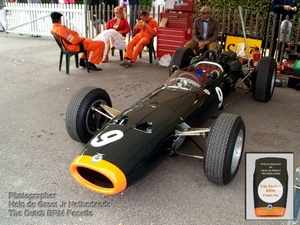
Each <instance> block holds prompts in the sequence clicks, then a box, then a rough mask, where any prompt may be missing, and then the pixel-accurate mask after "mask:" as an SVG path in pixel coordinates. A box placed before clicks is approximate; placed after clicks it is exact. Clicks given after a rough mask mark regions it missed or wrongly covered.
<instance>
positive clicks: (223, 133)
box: [203, 113, 245, 185]
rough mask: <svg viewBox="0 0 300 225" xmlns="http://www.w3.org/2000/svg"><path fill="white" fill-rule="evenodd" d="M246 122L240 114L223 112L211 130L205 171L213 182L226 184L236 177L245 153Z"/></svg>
mask: <svg viewBox="0 0 300 225" xmlns="http://www.w3.org/2000/svg"><path fill="white" fill-rule="evenodd" d="M244 142H245V124H244V122H243V120H242V118H241V117H240V116H238V115H234V114H229V113H222V114H221V115H220V116H219V117H218V119H217V120H216V121H215V123H214V125H213V127H212V129H211V130H210V132H209V134H208V138H207V142H206V151H205V152H204V159H203V162H204V163H203V165H204V172H205V175H206V177H207V179H208V180H209V181H211V182H213V183H216V184H221V185H226V184H228V183H229V182H230V181H232V180H233V178H234V177H235V175H236V173H237V171H238V168H239V165H240V162H241V158H242V155H243V149H244Z"/></svg>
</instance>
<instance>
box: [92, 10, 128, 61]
mask: <svg viewBox="0 0 300 225" xmlns="http://www.w3.org/2000/svg"><path fill="white" fill-rule="evenodd" d="M114 13H115V17H114V18H112V19H111V20H109V21H108V22H107V23H106V26H105V30H104V31H102V32H101V33H100V34H98V35H97V36H96V37H95V38H94V40H100V41H103V42H104V43H105V50H104V58H103V60H102V63H106V62H108V54H109V51H110V49H111V50H112V51H114V50H115V49H119V50H123V49H125V48H126V41H125V37H126V35H127V33H128V32H129V31H130V26H129V23H128V21H127V20H126V19H125V12H124V9H123V7H121V6H117V7H115V8H114Z"/></svg>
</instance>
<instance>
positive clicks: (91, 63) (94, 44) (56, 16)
mask: <svg viewBox="0 0 300 225" xmlns="http://www.w3.org/2000/svg"><path fill="white" fill-rule="evenodd" d="M50 16H51V19H52V23H53V27H52V29H51V32H54V33H56V34H57V35H59V36H61V37H63V38H65V39H67V40H68V41H69V42H71V43H72V45H66V46H65V47H66V49H67V50H68V51H70V52H75V51H79V45H78V44H79V43H80V42H82V43H83V47H84V49H85V50H86V51H87V55H88V57H89V59H88V67H89V69H91V70H95V71H96V70H101V68H97V67H96V66H95V64H100V62H101V60H102V56H103V51H104V47H105V44H104V42H103V41H99V40H98V41H93V40H92V39H88V38H84V37H81V36H80V35H79V34H78V33H77V32H76V31H73V30H70V29H69V28H67V27H66V26H64V25H62V24H61V17H62V16H63V15H62V14H61V13H59V12H52V13H51V15H50ZM79 65H80V66H82V67H85V66H86V64H85V61H84V54H82V55H81V57H80V63H79Z"/></svg>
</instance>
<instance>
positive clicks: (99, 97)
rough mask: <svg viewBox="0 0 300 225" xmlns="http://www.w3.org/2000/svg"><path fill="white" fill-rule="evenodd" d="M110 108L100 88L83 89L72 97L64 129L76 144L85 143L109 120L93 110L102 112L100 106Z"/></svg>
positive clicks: (107, 99)
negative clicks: (102, 104)
mask: <svg viewBox="0 0 300 225" xmlns="http://www.w3.org/2000/svg"><path fill="white" fill-rule="evenodd" d="M101 103H104V104H105V105H108V106H110V107H111V106H112V104H111V100H110V97H109V95H108V94H107V92H106V91H105V90H103V89H101V88H95V87H84V88H82V89H80V90H79V91H77V92H76V93H75V95H74V96H73V97H72V99H71V101H70V103H69V105H68V108H67V112H66V129H67V131H68V134H69V136H70V137H71V138H72V139H73V140H75V141H78V142H83V143H87V142H88V141H89V140H90V139H91V138H92V137H93V136H94V135H95V134H96V132H97V131H98V130H100V129H101V128H102V127H103V126H105V124H107V122H108V121H109V119H108V118H107V117H105V116H103V115H101V114H100V113H98V112H96V111H95V110H94V108H97V109H98V110H100V111H103V110H102V108H101V107H100V104H101Z"/></svg>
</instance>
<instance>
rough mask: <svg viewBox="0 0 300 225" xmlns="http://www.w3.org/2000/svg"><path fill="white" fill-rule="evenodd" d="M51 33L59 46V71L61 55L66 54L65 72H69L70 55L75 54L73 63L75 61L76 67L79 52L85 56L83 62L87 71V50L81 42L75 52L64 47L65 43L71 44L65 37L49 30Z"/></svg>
mask: <svg viewBox="0 0 300 225" xmlns="http://www.w3.org/2000/svg"><path fill="white" fill-rule="evenodd" d="M51 34H52V35H53V37H54V39H55V41H56V43H57V45H58V46H59V47H60V50H61V51H60V59H59V71H61V64H62V59H63V55H66V74H69V67H70V58H71V56H73V55H74V56H75V63H76V68H78V54H79V53H84V57H85V63H86V69H87V72H88V73H89V72H90V71H89V67H88V57H87V52H86V50H84V47H83V43H82V42H81V43H79V44H78V45H79V48H80V50H79V51H77V52H70V51H68V50H67V49H66V47H65V46H66V45H72V43H71V42H69V41H68V40H67V39H65V38H63V37H61V36H59V35H58V34H56V33H54V32H51Z"/></svg>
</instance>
